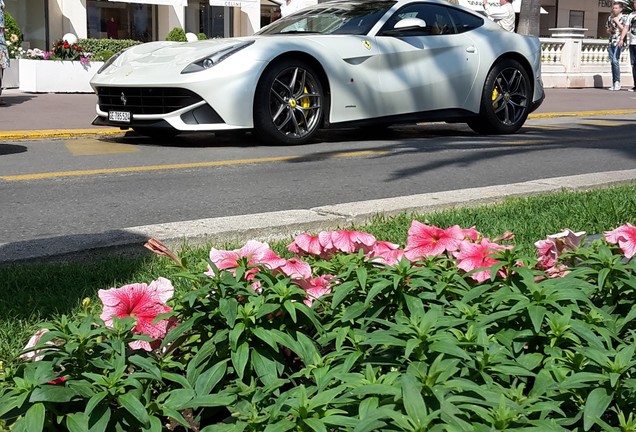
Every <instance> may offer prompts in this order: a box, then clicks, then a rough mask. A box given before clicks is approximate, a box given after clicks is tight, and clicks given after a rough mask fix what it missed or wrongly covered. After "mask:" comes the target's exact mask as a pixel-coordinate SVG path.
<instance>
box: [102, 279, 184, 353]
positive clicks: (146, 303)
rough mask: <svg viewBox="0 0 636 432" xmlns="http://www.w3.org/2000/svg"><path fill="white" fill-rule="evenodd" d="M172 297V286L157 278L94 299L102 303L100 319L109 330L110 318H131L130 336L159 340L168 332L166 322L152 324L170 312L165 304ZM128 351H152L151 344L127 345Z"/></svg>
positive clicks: (168, 282) (107, 291) (112, 289)
mask: <svg viewBox="0 0 636 432" xmlns="http://www.w3.org/2000/svg"><path fill="white" fill-rule="evenodd" d="M173 294H174V287H173V286H172V282H170V281H169V280H168V279H165V278H159V279H157V280H156V281H153V282H151V283H150V285H146V284H145V283H136V284H130V285H124V286H123V287H121V288H111V289H108V290H99V292H98V296H99V298H100V300H101V301H102V303H103V309H102V313H101V315H100V318H101V319H102V320H103V321H104V324H105V325H106V326H107V327H111V328H112V326H113V318H115V317H117V318H125V317H133V318H135V319H136V320H137V322H136V324H135V327H134V328H133V330H132V331H133V333H135V334H144V335H147V336H150V337H151V338H154V339H161V338H163V337H165V335H166V333H167V332H168V325H169V321H168V320H165V319H163V320H159V321H158V322H154V321H155V319H156V318H157V316H158V315H160V314H163V313H167V312H170V311H171V310H172V308H170V307H169V306H166V304H165V303H166V302H167V301H168V300H169V299H170V298H171V297H172V296H173ZM130 347H131V348H133V349H144V350H146V351H151V350H152V346H151V344H150V343H149V342H147V341H134V342H131V343H130Z"/></svg>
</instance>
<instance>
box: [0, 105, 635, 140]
mask: <svg viewBox="0 0 636 432" xmlns="http://www.w3.org/2000/svg"><path fill="white" fill-rule="evenodd" d="M629 114H636V109H622V110H599V111H571V112H553V113H535V114H530V115H529V116H528V119H549V118H558V117H600V116H611V115H629ZM130 130H131V129H126V130H121V129H117V128H115V127H111V128H93V129H43V130H16V131H7V132H0V141H8V140H16V141H19V140H35V139H45V138H77V137H86V136H114V135H123V134H125V133H126V132H128V131H130Z"/></svg>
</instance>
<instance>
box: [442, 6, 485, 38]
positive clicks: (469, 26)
mask: <svg viewBox="0 0 636 432" xmlns="http://www.w3.org/2000/svg"><path fill="white" fill-rule="evenodd" d="M448 12H449V14H450V17H451V19H452V20H453V22H454V23H455V29H456V30H457V33H464V32H467V31H470V30H473V29H476V28H477V27H481V26H482V25H484V19H483V18H482V17H478V16H475V15H473V14H470V13H467V12H464V11H463V10H460V9H455V8H449V9H448Z"/></svg>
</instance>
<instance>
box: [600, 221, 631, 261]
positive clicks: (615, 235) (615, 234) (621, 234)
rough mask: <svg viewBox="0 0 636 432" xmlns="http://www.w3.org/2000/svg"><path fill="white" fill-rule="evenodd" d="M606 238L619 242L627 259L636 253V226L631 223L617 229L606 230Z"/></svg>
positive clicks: (608, 240)
mask: <svg viewBox="0 0 636 432" xmlns="http://www.w3.org/2000/svg"><path fill="white" fill-rule="evenodd" d="M605 240H606V241H607V242H608V243H612V244H618V246H619V247H620V248H621V250H622V251H623V254H624V255H625V258H627V259H631V258H632V257H633V256H634V255H636V227H635V226H633V225H631V224H629V223H626V224H625V225H622V226H619V227H618V228H616V229H615V230H612V231H605Z"/></svg>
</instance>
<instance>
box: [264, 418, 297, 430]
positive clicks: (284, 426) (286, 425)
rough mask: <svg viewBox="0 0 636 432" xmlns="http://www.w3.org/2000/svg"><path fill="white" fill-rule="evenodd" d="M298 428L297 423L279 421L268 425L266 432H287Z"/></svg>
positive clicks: (284, 420) (285, 420)
mask: <svg viewBox="0 0 636 432" xmlns="http://www.w3.org/2000/svg"><path fill="white" fill-rule="evenodd" d="M295 427H296V423H294V422H292V421H289V420H287V419H282V420H277V421H276V423H272V424H268V425H267V427H266V428H265V431H264V432H286V431H288V430H292V429H294V428H295Z"/></svg>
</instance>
